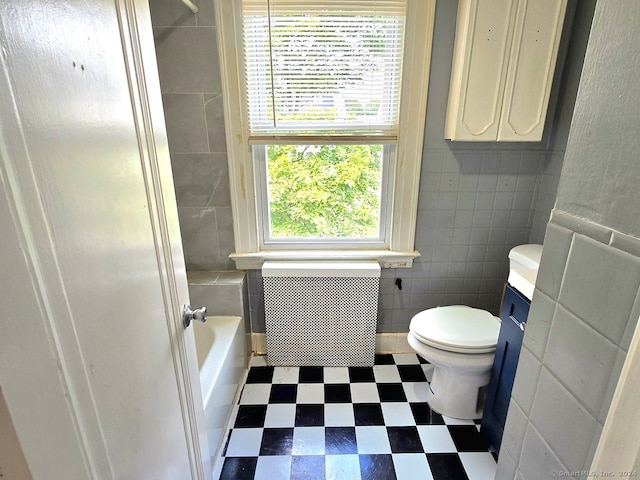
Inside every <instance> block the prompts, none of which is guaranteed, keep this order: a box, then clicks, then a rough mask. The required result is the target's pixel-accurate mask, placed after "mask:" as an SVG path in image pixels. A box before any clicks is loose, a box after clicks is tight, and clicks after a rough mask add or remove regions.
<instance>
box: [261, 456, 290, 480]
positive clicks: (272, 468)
mask: <svg viewBox="0 0 640 480" xmlns="http://www.w3.org/2000/svg"><path fill="white" fill-rule="evenodd" d="M290 474H291V455H273V456H271V455H269V456H262V457H258V464H257V465H256V473H255V476H254V477H253V478H254V480H276V479H278V478H289V475H290Z"/></svg>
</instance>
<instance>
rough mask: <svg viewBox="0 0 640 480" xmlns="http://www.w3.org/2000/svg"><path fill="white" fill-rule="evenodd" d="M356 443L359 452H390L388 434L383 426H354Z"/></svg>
mask: <svg viewBox="0 0 640 480" xmlns="http://www.w3.org/2000/svg"><path fill="white" fill-rule="evenodd" d="M356 443H357V444H358V453H359V454H369V453H371V454H373V453H391V445H389V436H388V435H387V429H386V428H385V427H382V426H380V427H356Z"/></svg>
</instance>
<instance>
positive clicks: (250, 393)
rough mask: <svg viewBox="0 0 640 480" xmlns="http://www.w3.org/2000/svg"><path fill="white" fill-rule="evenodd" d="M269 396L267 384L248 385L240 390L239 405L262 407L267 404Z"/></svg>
mask: <svg viewBox="0 0 640 480" xmlns="http://www.w3.org/2000/svg"><path fill="white" fill-rule="evenodd" d="M270 394H271V384H269V383H248V384H246V385H245V386H244V389H243V390H242V396H241V397H240V405H258V404H259V405H264V404H266V403H269V395H270Z"/></svg>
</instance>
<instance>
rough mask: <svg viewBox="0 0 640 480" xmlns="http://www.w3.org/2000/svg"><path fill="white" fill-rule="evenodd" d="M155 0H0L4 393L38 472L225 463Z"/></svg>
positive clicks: (176, 468)
mask: <svg viewBox="0 0 640 480" xmlns="http://www.w3.org/2000/svg"><path fill="white" fill-rule="evenodd" d="M183 303H188V292H187V283H186V276H185V267H184V260H183V255H182V245H181V242H180V235H179V227H178V218H177V209H176V204H175V196H174V193H173V183H172V177H171V170H170V162H169V154H168V147H167V140H166V133H165V126H164V118H163V114H162V105H161V97H160V89H159V84H158V76H157V69H156V65H155V53H154V50H153V39H152V31H151V23H150V18H149V12H148V6H147V5H146V2H145V1H140V0H111V1H109V0H86V1H82V0H80V1H78V0H55V1H50V0H29V1H27V2H19V1H14V0H0V308H1V310H0V312H1V313H0V389H1V390H0V394H1V395H2V397H4V400H5V402H6V405H7V407H8V411H9V414H10V416H11V419H12V421H13V424H14V427H15V431H16V434H17V437H18V439H19V443H20V446H21V449H22V451H23V453H24V456H25V458H26V461H27V464H28V467H29V470H30V472H31V475H32V476H33V478H36V479H47V480H49V479H64V480H74V479H88V478H95V479H98V478H99V479H117V480H124V479H133V480H138V479H153V480H155V479H164V478H166V479H171V480H173V479H195V478H198V479H200V478H210V476H211V474H210V465H208V463H209V460H208V457H209V455H208V451H207V450H208V446H207V441H206V431H205V429H204V428H200V427H201V426H202V425H203V422H204V420H203V408H202V400H201V396H200V385H199V382H198V372H197V366H196V361H195V347H194V341H193V333H192V331H193V329H192V328H189V329H187V330H184V329H183V328H182V327H181V319H180V307H181V305H182V304H183Z"/></svg>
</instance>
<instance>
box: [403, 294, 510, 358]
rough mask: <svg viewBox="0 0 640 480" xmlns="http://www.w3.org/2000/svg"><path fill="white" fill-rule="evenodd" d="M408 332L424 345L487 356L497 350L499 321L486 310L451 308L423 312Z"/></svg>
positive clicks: (416, 317) (414, 318)
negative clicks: (485, 354)
mask: <svg viewBox="0 0 640 480" xmlns="http://www.w3.org/2000/svg"><path fill="white" fill-rule="evenodd" d="M409 330H411V332H412V333H413V334H414V335H415V336H416V337H418V339H419V340H421V341H422V342H424V343H426V344H428V345H432V346H434V347H436V348H441V349H443V350H449V351H452V352H467V353H486V352H492V351H494V350H495V348H496V343H497V341H498V333H499V330H500V320H499V319H498V318H496V317H494V316H493V315H491V314H490V313H489V312H487V311H485V310H480V309H477V308H471V307H467V306H464V305H452V306H448V307H437V308H430V309H428V310H424V311H422V312H420V313H418V314H417V315H415V316H414V317H413V318H412V319H411V324H410V325H409Z"/></svg>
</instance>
